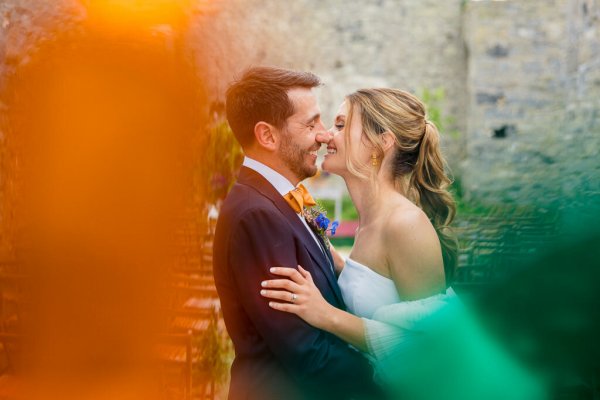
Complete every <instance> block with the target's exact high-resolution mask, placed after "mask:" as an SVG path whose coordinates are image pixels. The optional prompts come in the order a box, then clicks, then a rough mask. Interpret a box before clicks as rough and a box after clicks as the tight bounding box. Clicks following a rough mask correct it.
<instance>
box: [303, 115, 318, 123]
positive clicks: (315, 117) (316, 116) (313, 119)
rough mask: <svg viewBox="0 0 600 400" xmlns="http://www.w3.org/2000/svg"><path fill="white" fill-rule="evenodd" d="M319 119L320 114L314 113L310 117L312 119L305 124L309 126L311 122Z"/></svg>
mask: <svg viewBox="0 0 600 400" xmlns="http://www.w3.org/2000/svg"><path fill="white" fill-rule="evenodd" d="M319 118H321V114H320V113H316V114H315V115H313V116H312V118H310V119H308V120H307V121H306V123H307V124H310V123H311V122H314V121H316V120H318V119H319Z"/></svg>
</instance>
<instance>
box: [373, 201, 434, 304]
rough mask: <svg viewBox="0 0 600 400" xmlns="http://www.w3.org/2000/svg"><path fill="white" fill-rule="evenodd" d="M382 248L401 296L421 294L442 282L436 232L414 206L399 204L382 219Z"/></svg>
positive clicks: (421, 212)
mask: <svg viewBox="0 0 600 400" xmlns="http://www.w3.org/2000/svg"><path fill="white" fill-rule="evenodd" d="M384 230H385V235H384V241H385V252H386V259H387V260H388V265H389V267H390V273H391V275H392V277H393V279H394V282H395V283H396V287H397V288H398V290H399V292H400V293H401V294H402V296H403V298H407V299H408V298H420V297H421V296H426V295H428V294H430V293H437V291H438V290H439V289H440V288H441V287H442V286H443V285H444V275H443V261H442V256H441V247H440V243H439V239H438V236H437V233H436V231H435V229H434V227H433V225H432V224H431V222H430V221H429V218H428V217H427V215H426V214H425V213H424V212H423V211H422V210H421V209H419V208H417V207H416V206H415V207H414V208H413V207H406V208H404V207H399V208H398V209H396V210H394V211H393V212H391V213H390V215H389V218H388V219H387V221H386V223H385V229H384Z"/></svg>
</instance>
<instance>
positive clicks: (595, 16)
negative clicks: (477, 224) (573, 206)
mask: <svg viewBox="0 0 600 400" xmlns="http://www.w3.org/2000/svg"><path fill="white" fill-rule="evenodd" d="M599 17H600V5H598V3H597V2H594V1H585V0H530V1H516V0H515V1H502V2H500V1H479V2H470V3H469V4H468V5H467V7H466V10H465V17H464V18H465V23H464V26H465V40H466V42H467V46H468V66H469V73H468V78H467V82H466V84H467V85H466V86H467V89H468V92H469V102H468V107H469V108H468V113H467V114H468V118H467V120H468V122H467V124H468V128H467V154H466V157H465V161H464V163H463V165H462V168H461V170H462V179H463V186H464V189H465V191H466V193H467V194H469V195H470V197H476V198H480V199H485V200H486V201H487V202H492V203H498V202H531V201H536V202H542V203H544V202H546V201H554V200H556V199H557V198H562V199H566V200H568V201H571V200H572V199H575V198H577V197H578V196H581V195H583V194H585V193H587V194H590V193H591V192H596V193H598V181H599V179H598V178H599V177H600V174H599V172H600V170H599V167H600V163H599V161H598V151H599V148H600V146H599V144H600V143H599V141H600V122H599V120H598V117H599V116H600V114H599V113H600V95H599V94H600V92H599V90H600V79H598V77H599V76H600V51H599V50H600V47H599V36H598V35H599V34H600V32H599V29H600V19H599Z"/></svg>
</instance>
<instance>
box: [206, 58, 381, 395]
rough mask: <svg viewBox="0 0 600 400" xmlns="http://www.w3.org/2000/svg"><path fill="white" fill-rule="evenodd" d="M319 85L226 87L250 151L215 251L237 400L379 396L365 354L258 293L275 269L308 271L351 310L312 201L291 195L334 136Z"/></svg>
mask: <svg viewBox="0 0 600 400" xmlns="http://www.w3.org/2000/svg"><path fill="white" fill-rule="evenodd" d="M319 85H320V80H319V78H318V77H317V76H315V75H314V74H312V73H308V72H296V71H291V70H286V69H281V68H274V67H256V68H251V69H249V70H247V71H246V72H245V73H244V75H243V76H242V77H241V79H240V80H238V81H237V82H235V83H234V84H233V85H231V87H230V88H229V89H228V91H227V119H228V121H229V124H230V126H231V128H232V130H233V133H234V134H235V137H236V138H237V140H238V141H239V143H240V145H241V146H242V148H243V150H244V153H245V155H246V157H245V159H244V163H243V166H242V168H241V171H240V174H239V177H238V181H237V183H236V184H235V186H234V187H233V189H232V190H231V192H230V194H229V196H228V197H227V199H226V200H225V202H224V204H223V207H222V209H221V213H220V217H219V221H218V223H217V229H216V236H215V247H214V275H215V283H216V285H217V290H218V293H219V297H220V298H221V304H222V309H223V316H224V318H225V324H226V326H227V330H228V332H229V335H230V336H231V339H232V340H233V344H234V346H235V354H236V355H235V360H234V361H233V365H232V367H231V384H230V388H229V399H232V400H237V399H256V400H270V399H273V400H290V399H311V400H312V399H350V398H356V399H362V398H373V397H376V394H377V393H378V389H377V387H376V386H375V384H374V383H373V382H372V379H371V377H372V375H373V371H372V370H371V367H370V366H369V364H368V362H367V360H366V359H365V358H364V357H363V356H362V355H361V354H359V353H358V352H357V351H355V350H354V349H352V348H350V347H349V346H348V345H347V344H346V343H344V342H343V341H341V340H340V339H338V338H337V337H335V336H333V335H331V334H329V333H327V332H324V331H321V330H319V329H316V328H313V327H312V326H310V325H308V324H307V323H305V322H304V321H302V320H301V319H300V318H298V317H297V316H295V315H292V314H287V313H279V312H276V311H275V310H273V309H271V308H270V307H269V306H268V302H267V301H266V300H265V299H264V298H263V297H262V296H260V294H259V292H260V289H261V282H262V281H263V280H266V279H272V278H274V277H275V276H274V275H272V274H270V273H269V268H270V267H275V266H279V267H296V266H297V265H302V266H303V267H304V268H305V269H307V270H308V271H310V273H311V274H312V277H313V279H314V282H315V284H316V285H317V287H318V288H319V289H320V291H321V293H322V294H323V296H324V297H325V299H327V301H329V302H330V303H331V304H332V305H334V306H336V307H338V308H345V306H344V302H343V300H342V296H341V293H340V289H339V287H338V284H337V281H336V278H335V274H334V270H333V260H332V257H331V254H330V252H329V251H328V250H327V247H326V246H325V245H324V243H323V240H322V239H321V237H320V236H319V235H317V234H315V233H314V232H313V231H312V230H311V228H310V227H309V225H308V224H307V222H306V220H305V219H304V217H303V216H302V214H301V213H297V212H296V211H295V210H294V208H296V210H298V209H300V208H301V207H302V204H299V203H302V202H303V199H304V200H306V202H307V203H308V205H310V204H311V203H312V202H311V198H310V195H308V193H304V192H302V190H301V189H297V191H296V192H295V196H292V195H290V194H289V193H290V192H291V191H292V190H294V189H295V188H296V186H298V184H299V183H300V182H301V181H302V180H304V179H305V178H308V177H310V176H313V175H315V173H316V172H317V167H316V160H317V156H316V153H317V150H318V149H319V148H320V147H321V144H322V143H325V142H326V140H327V139H328V138H327V133H326V132H325V128H324V127H323V123H322V122H321V116H320V111H319V107H318V105H317V100H316V97H315V94H314V93H313V91H312V88H314V87H316V86H319ZM302 189H303V187H302ZM286 195H287V196H286ZM286 197H287V198H288V200H286ZM288 201H289V203H288ZM290 301H292V299H290Z"/></svg>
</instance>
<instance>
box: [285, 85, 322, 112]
mask: <svg viewBox="0 0 600 400" xmlns="http://www.w3.org/2000/svg"><path fill="white" fill-rule="evenodd" d="M288 97H289V99H290V101H291V102H292V104H293V105H294V115H295V114H299V115H300V114H303V115H304V116H310V115H315V114H320V113H321V110H320V109H319V104H318V102H317V96H316V95H315V93H314V92H313V91H312V89H308V88H293V89H290V90H288Z"/></svg>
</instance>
